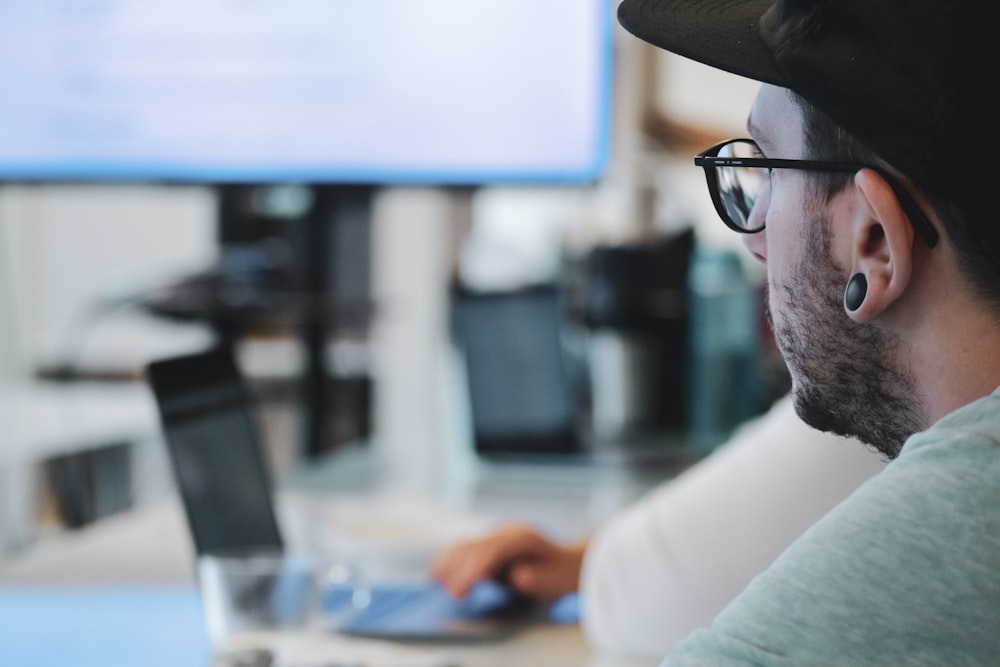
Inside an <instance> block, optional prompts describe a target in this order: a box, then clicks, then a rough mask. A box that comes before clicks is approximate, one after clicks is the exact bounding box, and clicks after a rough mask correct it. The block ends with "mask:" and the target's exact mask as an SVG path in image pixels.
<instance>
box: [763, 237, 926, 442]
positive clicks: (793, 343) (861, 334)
mask: <svg viewBox="0 0 1000 667" xmlns="http://www.w3.org/2000/svg"><path fill="white" fill-rule="evenodd" d="M826 223H827V221H825V220H814V221H811V224H807V225H804V226H803V231H804V232H805V236H806V237H807V238H806V252H805V256H804V258H803V260H802V261H801V262H800V263H799V265H798V266H797V267H795V268H796V270H795V274H794V276H793V279H792V280H791V281H789V282H787V283H786V284H782V285H775V286H773V287H772V289H777V290H780V291H781V292H782V295H783V296H784V299H785V304H786V306H785V313H784V318H783V319H782V320H781V321H780V322H777V325H776V322H775V320H776V318H774V317H773V314H772V312H771V309H770V298H768V299H766V300H765V303H766V304H767V305H768V308H767V319H768V322H769V323H770V324H771V328H772V330H773V331H774V337H775V340H776V342H777V345H778V348H779V349H780V350H781V353H782V356H783V357H784V359H785V362H786V364H787V366H788V369H789V371H790V373H791V376H792V395H793V399H794V403H795V411H796V412H797V413H798V415H799V417H801V418H802V420H803V421H804V422H805V423H807V424H809V425H810V426H812V427H814V428H817V429H819V430H821V431H829V432H831V433H837V434H839V435H845V436H853V437H856V438H858V439H859V440H861V442H863V443H865V444H867V445H869V446H870V447H872V448H873V449H875V450H876V451H878V452H879V453H881V454H882V455H883V456H884V457H886V458H887V459H893V458H895V457H896V456H897V455H898V454H899V450H900V449H901V448H902V446H903V443H904V442H906V439H907V438H908V437H910V435H912V434H913V433H915V432H917V431H918V430H920V427H919V426H918V424H919V420H918V418H917V417H918V416H917V414H916V410H915V408H914V405H915V403H916V401H915V400H914V397H915V396H916V392H915V383H914V381H913V379H912V377H911V376H909V375H908V374H907V373H904V372H902V371H900V370H899V369H898V368H897V367H896V365H895V362H896V354H895V351H896V350H897V348H898V340H897V339H896V338H895V337H894V336H892V335H891V334H888V333H886V332H884V331H882V330H880V329H878V328H877V327H875V326H874V325H872V324H858V323H856V322H854V321H853V320H852V319H850V318H849V317H847V315H846V314H845V313H844V306H843V290H844V285H845V284H846V282H847V281H846V279H845V278H844V274H845V273H846V272H845V271H844V270H842V269H840V268H839V267H838V266H837V265H836V263H835V261H834V259H833V257H832V254H831V252H830V232H829V229H830V227H829V225H828V224H826Z"/></svg>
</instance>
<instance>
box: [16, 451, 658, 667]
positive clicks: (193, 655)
mask: <svg viewBox="0 0 1000 667" xmlns="http://www.w3.org/2000/svg"><path fill="white" fill-rule="evenodd" d="M338 467H339V468H340V471H341V474H343V475H345V476H346V477H348V478H350V479H351V480H353V482H354V483H356V484H359V485H360V487H366V486H367V485H366V484H363V483H361V482H359V481H358V480H359V477H360V475H358V474H357V469H354V468H351V467H350V466H342V465H338ZM315 474H316V473H315V471H310V474H305V475H303V476H300V477H299V478H298V479H295V480H290V481H288V482H287V483H286V484H283V485H282V486H281V487H280V488H281V491H279V510H280V513H282V514H285V515H286V516H287V514H286V513H292V512H297V513H299V514H300V516H301V515H302V514H303V513H304V514H305V515H307V516H311V521H315V520H321V521H330V522H331V523H330V524H329V525H330V526H331V527H332V529H333V530H336V529H338V527H339V528H340V529H343V527H344V526H345V525H346V524H345V523H344V517H345V516H349V515H350V516H353V517H354V519H355V521H359V520H360V519H361V518H364V519H365V521H363V522H362V523H364V524H365V525H366V526H367V527H368V528H369V529H372V531H371V532H370V533H369V536H373V535H374V536H382V537H384V538H385V539H386V540H389V542H392V541H393V540H397V541H400V544H401V542H402V541H406V538H407V536H412V535H414V534H415V533H416V532H418V531H413V530H410V531H407V533H406V534H403V535H401V534H400V533H399V531H396V530H394V527H395V526H398V525H401V524H399V523H393V515H392V512H393V511H397V512H399V511H402V510H400V509H399V508H400V507H401V505H400V503H402V502H403V501H405V500H407V499H399V498H394V497H393V494H392V493H391V492H390V491H391V490H390V489H379V488H378V487H377V485H376V488H375V490H374V491H373V490H372V489H371V488H367V489H365V488H352V487H350V486H347V487H346V488H343V487H338V488H341V490H340V491H339V492H337V493H331V492H330V491H328V490H327V491H324V490H323V488H328V487H323V486H322V485H321V483H320V480H319V479H318V478H317V477H315ZM535 475H536V476H537V477H538V484H535V483H534V482H533V481H532V480H531V479H530V478H529V479H527V480H525V479H524V477H523V476H522V475H520V474H517V473H516V470H512V469H507V470H506V471H505V472H504V473H503V474H499V475H498V474H493V475H487V476H486V477H485V478H480V479H479V480H478V482H476V481H475V480H474V481H473V483H471V486H473V487H474V486H477V484H478V486H480V487H482V486H484V485H485V486H488V487H489V489H488V491H482V490H480V491H479V492H476V491H475V489H473V491H471V492H470V497H472V498H473V502H472V503H471V504H469V505H466V506H465V508H466V509H469V511H467V512H466V511H463V510H462V508H460V507H458V506H456V505H452V506H451V509H450V510H444V513H442V514H438V515H436V518H435V522H436V523H437V524H438V528H437V529H436V530H435V531H431V532H430V533H428V532H427V531H420V532H424V534H425V535H426V534H430V535H432V536H436V540H430V541H425V542H423V543H419V544H415V545H412V546H413V548H411V549H410V550H409V551H407V550H402V553H403V554H404V556H405V557H403V558H399V559H397V562H395V563H391V565H394V566H396V567H397V568H398V571H404V570H407V568H409V571H412V570H413V569H414V568H421V567H424V566H425V564H426V559H427V557H429V555H430V552H431V550H433V549H434V548H437V547H440V546H443V543H442V541H443V540H450V539H453V538H455V537H457V536H458V535H459V534H461V533H462V532H463V531H469V532H475V531H477V530H482V529H484V528H485V527H488V526H489V525H491V521H494V520H496V519H497V518H498V517H499V516H500V515H501V513H502V511H503V510H502V508H503V507H505V506H504V505H503V504H502V501H503V498H504V497H506V495H507V494H508V493H509V494H514V495H519V496H520V497H521V500H522V502H523V503H524V505H521V506H518V505H507V506H506V507H508V508H510V509H511V510H512V511H513V512H515V513H516V512H518V511H520V510H522V509H523V508H524V507H527V506H528V505H530V506H531V507H532V508H533V510H532V511H533V512H535V514H534V515H533V516H535V517H536V518H537V519H539V521H540V522H541V523H543V524H545V523H546V521H548V522H550V523H552V524H554V523H557V522H562V523H564V524H565V525H566V526H570V525H572V526H576V527H577V528H579V529H583V528H585V527H587V526H588V525H589V524H591V523H592V522H593V521H594V517H595V516H598V515H601V514H603V512H605V511H611V505H615V504H616V503H617V502H624V501H626V500H628V498H629V496H630V493H637V492H638V491H637V490H634V489H633V491H632V492H627V491H626V487H629V488H631V487H630V485H629V484H627V483H625V482H624V481H623V480H622V479H621V478H620V476H619V475H618V474H616V473H615V471H594V472H593V473H592V474H591V473H588V472H587V471H586V470H563V471H562V472H561V473H560V471H557V470H551V471H541V472H540V471H537V470H536V471H535ZM321 477H325V475H321ZM375 477H376V478H377V474H376V475H375ZM504 477H506V479H503V478H504ZM487 479H489V480H492V482H491V484H485V481H486V480H487ZM560 479H562V481H561V482H560V481H559V480H560ZM595 479H596V480H598V483H595V482H594V480H595ZM553 480H555V490H553ZM292 481H294V483H292ZM619 484H622V486H619ZM502 489H506V491H503V490H502ZM531 489H535V490H537V491H541V490H542V489H546V490H547V491H548V493H549V494H550V496H551V497H550V498H549V499H548V500H547V501H545V502H539V500H538V496H534V497H533V496H532V494H531V493H529V492H528V491H530V490H531ZM595 494H596V496H595ZM594 497H597V498H598V501H595V502H592V503H588V502H581V501H582V500H585V499H587V498H591V499H592V498H594ZM609 498H611V500H609ZM425 501H426V503H427V504H421V503H414V502H409V503H407V505H406V508H405V513H404V514H399V513H397V514H395V515H394V516H395V517H396V518H397V519H399V518H400V517H402V518H403V519H405V520H407V521H408V520H410V519H412V518H413V517H417V516H419V515H421V513H424V512H432V511H434V510H436V509H441V506H439V505H434V504H433V503H432V502H431V500H428V499H425ZM320 502H322V503H323V505H325V506H328V507H329V508H333V509H331V511H330V513H328V514H324V513H323V512H322V511H321V510H320V509H317V503H320ZM595 507H597V508H598V510H599V511H596V510H595ZM470 508H471V509H470ZM573 508H575V509H576V513H575V514H574V513H573V512H572V511H571V510H572V509H573ZM487 510H491V511H487ZM547 511H548V512H550V514H547ZM595 511H596V514H595ZM316 512H319V513H318V514H317V513H316ZM546 516H547V517H548V518H547V519H546ZM522 518H523V517H522ZM282 523H283V528H285V527H286V526H287V525H288V524H287V523H286V521H282ZM311 525H312V528H313V529H315V527H316V524H315V523H312V524H311ZM380 525H381V526H382V527H383V528H384V529H385V530H379V529H378V527H379V526H380ZM564 527H565V526H564ZM355 538H356V539H355V540H354V541H353V544H350V543H349V542H350V540H347V541H344V540H341V541H339V542H338V543H336V544H335V547H336V548H338V549H350V548H353V549H356V550H360V549H364V548H368V549H370V550H374V549H375V548H376V547H377V546H378V544H377V542H378V540H377V539H374V538H373V539H369V540H368V543H367V544H365V541H364V540H361V539H360V538H359V536H357V535H355ZM295 541H296V540H295V539H294V536H293V539H292V540H291V542H292V543H293V544H294V543H295ZM389 542H383V546H385V545H386V544H389ZM396 546H400V545H399V544H395V545H394V547H396ZM393 550H394V551H396V549H395V548H394V549H393ZM389 569H391V568H387V571H389ZM194 581H195V574H194V554H193V548H192V545H191V542H190V537H189V535H188V532H187V525H186V523H185V520H184V515H183V511H182V509H181V506H180V504H179V502H178V501H177V499H176V497H174V496H173V495H170V496H168V497H166V498H163V499H162V501H158V502H155V503H149V504H147V505H144V506H141V507H137V508H135V509H134V510H131V511H129V512H127V513H124V514H120V515H117V516H113V517H109V518H106V519H103V520H101V521H99V522H97V523H95V524H92V525H90V526H88V527H86V528H84V529H81V530H77V531H67V532H64V533H61V534H59V535H55V536H51V537H48V538H46V539H43V540H40V541H39V542H38V543H37V544H36V545H34V547H33V548H32V549H31V550H29V551H27V552H25V553H24V554H21V555H20V556H19V557H18V558H17V559H14V560H10V561H8V562H6V563H2V564H0V646H9V645H10V644H11V643H14V644H17V645H19V646H20V650H21V651H22V652H21V653H20V654H19V655H20V656H21V657H23V660H22V661H19V662H17V663H16V664H18V667H35V665H38V666H39V667H41V665H46V667H48V666H49V665H55V664H62V663H61V662H60V661H59V654H58V653H57V652H58V651H59V650H61V649H60V647H65V646H73V645H76V646H79V647H81V648H79V649H78V650H77V653H79V654H80V655H74V659H73V661H72V664H73V665H74V667H90V665H91V664H93V665H94V666H95V667H97V665H100V667H126V666H128V667H132V666H133V665H142V666H143V667H159V665H160V664H163V665H164V666H166V665H168V664H169V665H170V667H180V666H181V665H182V664H188V663H187V661H188V660H196V661H200V662H196V667H207V665H206V663H205V662H204V660H207V658H205V657H204V656H203V654H204V653H205V651H207V648H206V647H207V639H206V637H205V635H204V629H203V626H202V625H201V614H200V605H199V604H198V598H197V594H196V592H195V588H194ZM16 608H21V609H27V610H29V611H30V610H34V612H35V615H34V616H29V615H27V614H25V615H21V614H19V613H18V612H17V611H16ZM50 608H51V609H50ZM128 609H131V610H132V611H133V612H134V613H131V614H130V613H128V611H127V610H128ZM143 616H147V617H150V618H152V619H153V620H152V621H150V622H148V623H146V622H144V623H143V624H142V625H141V626H140V629H138V630H136V629H133V630H131V631H120V630H119V629H118V627H119V626H120V625H121V621H120V620H115V619H120V618H122V617H124V618H125V619H127V620H129V621H132V622H137V621H138V620H140V619H141V618H142V617H143ZM45 618H48V619H50V620H49V621H45V620H44V619H45ZM57 619H61V621H58V622H57ZM102 619H103V620H102ZM18 622H20V623H25V622H31V623H33V629H32V630H31V632H28V633H24V634H22V633H20V632H15V634H13V635H10V634H9V633H11V630H10V629H11V628H17V627H18ZM46 624H48V625H46ZM53 624H55V625H56V626H57V627H62V628H63V629H64V630H65V629H66V628H70V629H74V628H81V627H82V628H84V629H85V630H86V632H85V633H83V634H79V633H77V634H72V635H70V636H69V637H61V636H58V635H57V634H56V633H57V632H60V631H58V630H56V629H55V628H53V627H52V625H53ZM143 627H146V628H148V627H156V628H158V629H159V630H158V632H157V633H147V634H146V635H145V636H144V635H143V634H142V631H141V628H143ZM123 632H125V633H126V634H125V636H123V634H122V633H123ZM163 633H167V635H168V636H169V637H171V638H172V639H171V640H170V641H169V642H168V643H169V644H170V648H169V650H167V649H166V648H157V647H162V646H163V645H164V644H163V642H164V641H165V639H164V634H163ZM5 634H7V635H8V636H6V637H5V636H4V635H5ZM63 634H64V633H63ZM78 634H79V636H77V635H78ZM329 641H336V642H339V644H338V646H341V647H343V648H344V649H345V650H351V651H355V652H360V653H356V654H358V655H363V656H371V655H375V654H381V655H384V656H390V657H392V660H391V661H388V660H387V661H384V662H382V663H381V664H387V665H395V667H406V665H411V664H412V665H413V666H414V667H435V666H436V664H437V663H434V662H430V663H427V662H426V661H425V662H424V663H421V662H420V660H423V659H428V660H429V659H431V658H436V657H437V656H441V655H444V656H446V657H448V658H450V659H451V662H452V663H453V664H455V665H457V666H458V667H509V666H517V667H562V666H563V665H565V666H566V667H569V666H570V665H573V666H574V667H581V666H583V667H651V665H650V663H649V662H648V661H645V662H643V661H635V660H632V659H627V658H623V657H618V656H602V655H596V654H594V653H593V652H592V651H591V649H590V648H589V646H588V644H587V642H586V640H585V638H584V636H583V634H582V632H581V630H580V628H579V627H577V626H560V625H541V626H537V627H533V628H530V629H528V630H525V631H523V632H521V633H519V634H517V635H515V636H514V637H512V638H510V639H507V640H505V641H502V642H497V643H489V644H481V645H427V644H420V645H419V646H409V645H405V644H404V645H397V644H392V645H386V644H385V643H375V642H371V641H363V640H357V639H348V638H337V637H334V638H331V639H330V640H329ZM74 642H75V643H74ZM359 642H361V643H359ZM335 648H336V647H335ZM86 651H89V652H90V655H91V656H93V659H94V660H95V661H96V662H86V660H83V657H85V656H84V655H83V652H86ZM102 651H103V652H102ZM129 655H131V656H146V657H141V658H139V659H126V658H125V657H123V656H129ZM38 656H41V657H38ZM161 657H162V658H163V659H164V661H163V662H156V660H159V659H160V658H161ZM167 658H170V661H169V662H168V661H166V659H167ZM33 660H34V662H32V661H33ZM407 661H409V662H407ZM6 662H7V661H6V660H4V663H6ZM11 664H15V663H11ZM372 664H373V665H376V666H377V665H378V664H379V663H377V662H372ZM296 667H297V666H296ZM303 667H304V663H303ZM309 667H315V666H314V665H310V666H309Z"/></svg>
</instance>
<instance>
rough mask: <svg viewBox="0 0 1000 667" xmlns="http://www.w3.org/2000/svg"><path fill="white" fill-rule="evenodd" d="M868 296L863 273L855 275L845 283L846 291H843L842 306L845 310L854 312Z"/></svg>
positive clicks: (866, 281)
mask: <svg viewBox="0 0 1000 667" xmlns="http://www.w3.org/2000/svg"><path fill="white" fill-rule="evenodd" d="M867 295H868V279H867V278H865V274H863V273H855V274H854V275H853V276H851V279H850V280H848V281H847V289H845V290H844V306H846V307H847V310H849V311H851V312H854V311H855V310H857V309H858V308H860V307H861V304H862V303H864V302H865V296H867Z"/></svg>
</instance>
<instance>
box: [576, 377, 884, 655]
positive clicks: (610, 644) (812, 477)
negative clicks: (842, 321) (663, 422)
mask: <svg viewBox="0 0 1000 667" xmlns="http://www.w3.org/2000/svg"><path fill="white" fill-rule="evenodd" d="M884 466H885V461H884V460H883V459H882V458H881V457H880V456H879V455H878V454H875V453H873V452H871V451H870V450H868V449H866V448H865V447H864V446H863V445H862V444H860V443H859V442H857V441H854V440H849V439H847V438H841V437H837V436H832V435H829V434H825V433H820V432H819V431H816V430H815V429H812V428H810V427H808V426H806V425H805V424H804V423H803V422H802V421H801V420H800V419H799V418H798V417H797V416H796V415H795V411H794V409H793V407H792V403H791V399H790V398H789V397H785V398H783V399H781V400H780V401H779V402H778V403H776V404H775V405H774V407H772V408H771V410H770V411H768V413H767V414H765V415H763V416H762V417H760V418H758V419H756V420H754V421H752V422H749V423H748V424H746V425H745V426H744V427H742V428H741V429H740V430H739V431H738V432H737V433H736V434H735V435H734V436H733V438H732V439H731V440H730V441H729V442H727V443H726V444H725V445H723V446H722V447H719V448H718V449H717V450H716V451H715V452H713V453H712V454H711V455H710V456H709V457H707V458H706V459H704V460H703V461H701V462H700V463H698V464H697V465H695V466H694V467H692V468H691V469H690V470H688V471H686V472H685V473H684V474H682V475H680V476H679V477H677V478H675V479H674V480H671V481H670V482H667V483H665V484H663V485H661V486H660V487H659V488H657V489H655V490H653V491H652V492H650V493H649V494H648V495H647V496H646V497H644V498H643V499H641V500H640V501H639V502H637V503H636V504H635V505H633V506H632V507H630V508H628V509H627V510H625V511H624V512H623V513H622V514H620V515H618V516H616V517H615V518H614V519H613V520H611V521H610V522H609V523H608V524H606V525H605V526H603V527H602V528H601V529H600V530H599V531H598V532H597V533H596V534H595V535H594V538H593V540H592V542H591V544H590V547H589V549H588V551H587V557H586V560H585V562H584V567H583V574H582V577H581V582H580V592H581V603H582V623H583V628H584V631H585V632H586V634H587V637H588V639H589V640H590V642H591V643H592V644H593V645H594V647H595V648H596V649H598V650H599V651H603V652H610V653H617V654H625V655H634V656H644V657H645V656H649V657H655V658H657V659H659V658H662V657H663V656H664V655H666V654H667V653H668V652H669V651H670V649H671V648H672V647H673V645H674V644H675V643H676V642H677V641H679V640H680V639H683V638H684V637H686V636H687V635H688V634H689V633H690V632H691V631H692V630H694V629H695V628H698V627H701V626H704V625H707V624H708V623H709V622H710V621H711V620H712V618H714V617H715V615H716V614H717V613H718V612H719V611H720V610H721V609H722V607H723V606H725V605H726V604H727V603H728V602H729V601H730V600H731V599H732V598H733V597H735V596H736V594H737V593H739V592H740V591H741V590H742V589H743V587H744V586H746V584H747V583H749V581H750V579H751V578H753V577H754V576H755V575H757V574H758V573H759V572H761V571H762V570H763V569H764V568H765V567H767V566H768V565H770V563H771V561H773V560H774V559H775V558H776V557H777V556H778V554H780V553H781V552H782V551H783V550H784V549H785V547H787V546H788V545H789V544H791V542H792V541H794V540H795V539H796V538H798V537H799V535H801V534H802V533H803V532H804V531H805V529H806V528H808V527H809V526H810V525H812V524H813V523H814V522H815V521H816V520H817V519H819V518H820V517H822V516H823V515H824V514H826V513H827V511H829V510H830V509H832V508H833V507H834V506H835V505H837V504H838V503H839V502H840V501H841V500H843V499H844V498H846V497H847V496H848V495H850V494H851V493H852V492H853V491H854V489H855V488H857V487H858V486H859V485H860V484H861V483H862V482H863V481H865V480H866V479H868V478H870V477H871V476H872V475H874V474H876V473H877V472H878V471H880V470H881V469H882V468H883V467H884Z"/></svg>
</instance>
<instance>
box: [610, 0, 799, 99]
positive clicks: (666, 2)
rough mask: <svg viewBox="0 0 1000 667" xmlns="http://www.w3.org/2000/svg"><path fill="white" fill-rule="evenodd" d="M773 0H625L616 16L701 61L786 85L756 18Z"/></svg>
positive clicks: (665, 45) (649, 39) (636, 30)
mask: <svg viewBox="0 0 1000 667" xmlns="http://www.w3.org/2000/svg"><path fill="white" fill-rule="evenodd" d="M772 4H774V0H624V2H622V3H621V4H620V5H619V6H618V21H619V22H620V23H621V24H622V27H624V28H625V29H626V30H628V31H629V32H630V33H632V34H633V35H635V36H636V37H638V38H639V39H641V40H643V41H646V42H649V43H650V44H653V45H654V46H658V47H660V48H661V49H666V50H667V51H671V52H673V53H676V54H677V55H680V56H684V57H685V58H690V59H692V60H696V61H698V62H700V63H704V64H705V65H709V66H711V67H715V68H717V69H721V70H725V71H727V72H731V73H733V74H738V75H739V76H745V77H748V78H750V79H756V80H757V81H761V82H764V83H773V84H776V85H779V86H787V83H786V80H785V77H784V76H783V75H782V73H781V71H780V70H779V69H778V68H777V67H776V66H775V64H774V59H773V58H772V57H771V54H770V52H769V51H768V50H767V48H766V47H765V46H764V43H763V42H762V41H761V38H760V34H759V33H758V27H757V26H758V22H759V21H760V17H761V15H762V14H764V12H766V11H767V10H768V9H769V8H770V7H771V5H772Z"/></svg>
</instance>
